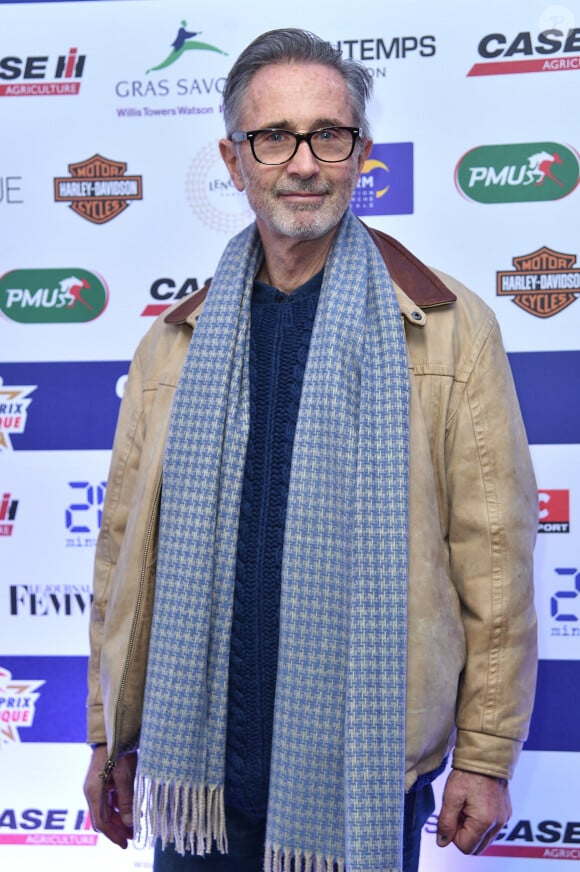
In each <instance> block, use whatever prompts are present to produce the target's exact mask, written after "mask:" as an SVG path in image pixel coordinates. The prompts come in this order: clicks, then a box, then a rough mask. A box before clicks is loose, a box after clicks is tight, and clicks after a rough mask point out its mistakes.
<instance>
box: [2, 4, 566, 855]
mask: <svg viewBox="0 0 580 872" xmlns="http://www.w3.org/2000/svg"><path fill="white" fill-rule="evenodd" d="M337 9H338V7H337V8H336V9H333V14H332V15H329V14H328V11H325V10H324V8H323V7H316V6H315V5H313V4H312V3H311V2H310V0H308V2H307V0H294V2H293V3H292V4H291V5H290V6H289V7H288V8H287V9H280V7H279V6H277V5H276V4H268V3H263V2H262V0H248V2H246V3H244V4H238V3H234V2H232V0H216V2H214V3H212V4H211V5H210V4H205V5H204V4H199V3H193V2H192V0H142V2H140V0H117V2H114V0H110V2H108V0H101V2H99V0H88V2H81V0H79V2H60V3H59V2H55V3H51V2H45V3H4V2H3V3H1V4H0V127H1V130H2V132H3V136H2V143H1V147H0V226H1V233H0V567H1V571H0V628H1V630H0V863H1V864H2V867H3V868H9V867H10V866H11V865H12V866H14V867H16V866H17V865H21V864H22V863H24V864H27V863H28V864H34V865H35V866H36V867H37V868H42V869H46V870H52V869H54V870H77V869H78V868H81V866H82V868H83V869H84V870H86V872H90V870H93V869H94V870H97V869H102V868H105V866H106V868H108V869H111V870H113V869H118V870H136V869H150V868H151V856H150V851H149V850H147V849H135V848H131V849H129V850H128V851H126V852H121V851H120V850H119V849H118V848H115V847H113V846H111V845H109V844H108V843H106V842H105V840H104V839H103V837H102V836H99V835H97V834H95V833H93V831H92V829H91V827H90V822H89V821H88V819H87V813H86V805H85V802H84V798H83V795H82V789H81V782H82V779H83V776H84V770H85V767H86V764H87V760H88V756H89V752H88V750H87V748H86V746H85V745H84V744H83V743H84V700H85V670H86V656H87V621H88V612H89V606H90V601H91V567H92V561H93V556H94V548H95V541H96V537H97V533H98V529H99V524H100V520H101V507H102V504H103V496H104V492H105V488H106V484H105V482H106V477H107V468H108V463H109V457H110V446H111V440H112V435H113V430H114V425H115V420H116V415H117V412H118V408H119V401H120V397H121V396H122V393H123V386H124V382H125V378H126V374H127V369H128V362H129V360H130V358H131V356H132V354H133V351H134V349H135V347H136V345H137V343H138V341H139V339H140V338H141V336H142V335H143V334H144V332H145V331H146V330H147V328H148V327H149V326H150V324H151V323H152V321H153V318H155V317H156V316H158V315H159V314H161V313H162V312H163V311H164V310H165V309H166V308H167V306H169V305H170V304H171V303H172V302H174V301H175V300H178V299H180V298H182V297H183V296H185V295H186V294H189V293H191V292H192V291H194V290H195V289H197V288H198V287H200V286H201V285H202V284H203V282H204V281H205V279H206V278H207V277H209V276H211V275H212V274H213V271H214V269H215V265H216V262H217V259H218V257H219V255H220V252H221V250H222V248H223V246H224V244H225V242H226V240H227V239H228V238H229V237H230V236H231V235H232V234H233V233H235V232H236V231H238V230H239V229H241V228H242V227H243V226H244V225H245V224H246V223H247V222H248V220H249V219H250V212H249V210H248V206H247V203H246V201H245V199H244V196H243V195H240V194H239V193H238V192H236V190H235V189H234V188H233V186H232V185H231V183H230V181H229V179H228V177H227V174H226V172H225V170H224V168H223V166H222V165H221V162H220V158H219V155H218V151H217V148H216V140H217V139H218V138H219V137H220V136H221V135H222V117H221V111H222V110H221V100H222V97H221V94H222V89H223V84H224V78H225V76H226V74H227V72H228V70H229V68H230V65H231V63H232V61H233V59H234V58H235V57H236V56H237V54H238V53H239V51H240V50H241V49H242V47H243V46H245V45H246V44H247V43H248V42H249V41H250V40H251V39H252V38H253V37H254V36H255V35H256V34H257V33H259V32H261V31H263V30H267V29H269V28H272V27H279V26H288V25H292V26H302V27H304V26H306V27H308V28H310V29H312V30H315V31H317V32H319V33H321V34H322V35H324V36H325V37H327V38H328V39H330V40H331V41H332V42H334V43H337V44H339V45H340V46H341V48H342V51H343V52H344V53H345V54H346V55H348V56H351V57H355V58H357V59H359V60H361V61H363V62H364V63H365V64H366V66H367V67H368V69H369V70H370V71H371V73H372V75H373V77H374V80H375V85H376V94H375V98H374V102H373V105H372V110H371V116H372V121H373V128H374V138H375V146H374V149H373V152H372V154H371V156H370V158H369V160H368V162H367V164H366V166H365V167H364V171H363V173H362V176H361V179H360V182H359V185H358V188H357V191H356V193H355V195H354V197H353V207H354V209H355V211H356V212H357V213H358V214H359V215H361V216H363V217H364V219H365V220H366V221H368V222H369V223H370V224H373V225H374V226H377V227H379V228H381V229H383V230H386V231H387V232H389V233H391V234H393V235H395V236H397V237H398V238H399V239H401V241H402V242H403V243H404V244H406V245H407V246H409V247H410V248H411V249H412V250H413V251H415V252H416V253H417V254H418V255H419V256H420V257H421V258H422V259H424V260H426V261H427V262H428V263H430V264H432V265H433V266H438V267H439V268H441V269H443V270H445V271H446V272H448V273H451V274H453V275H456V276H457V277H458V278H459V279H461V280H462V281H463V282H465V283H466V284H467V285H469V286H470V287H471V288H473V289H474V290H475V291H477V292H478V293H479V294H480V295H481V296H482V297H483V298H484V299H485V300H486V301H487V303H488V304H489V305H490V306H492V307H493V308H494V310H495V311H496V313H497V316H498V318H499V321H500V323H501V326H502V330H503V334H504V338H505V343H506V346H507V349H508V352H509V355H510V361H511V364H512V367H513V371H514V376H515V380H516V384H517V388H518V393H519V396H520V400H521V404H522V408H523V411H524V416H525V420H526V426H527V430H528V434H529V439H530V443H531V446H532V452H533V456H534V462H535V466H536V471H537V478H538V486H539V488H540V490H539V503H538V504H539V537H538V546H537V550H536V576H537V607H538V614H539V631H540V669H539V683H538V694H537V701H536V706H535V711H534V717H533V722H532V728H531V733H530V738H529V741H528V742H527V744H526V746H525V749H524V752H523V755H522V760H521V764H520V767H519V769H518V771H517V774H516V777H515V779H514V781H513V788H512V791H513V807H514V810H513V816H512V819H511V821H510V822H509V824H508V825H507V826H506V827H505V829H504V830H503V832H502V833H501V835H500V836H499V837H498V839H497V840H496V841H495V843H494V844H493V845H492V846H491V847H490V848H489V850H488V851H487V852H486V854H485V856H483V857H480V858H470V859H466V858H464V857H463V856H462V855H460V854H459V852H458V851H456V850H455V848H454V847H450V848H448V849H447V850H445V851H440V850H438V849H437V848H436V846H435V841H434V836H433V833H434V829H435V825H436V819H435V817H433V818H432V819H431V820H430V821H429V823H428V825H427V826H426V828H425V836H424V850H423V858H422V863H421V869H422V872H438V870H441V872H442V870H445V872H456V870H457V872H460V870H467V869H474V870H475V869H480V868H485V869H489V870H490V872H492V870H495V869H498V870H499V869H501V870H507V869H509V870H519V869H524V868H526V869H528V868H532V867H533V868H536V867H539V866H540V862H539V861H543V863H542V868H545V869H547V868H552V866H554V867H555V866H556V865H557V863H558V861H561V860H578V859H580V808H579V805H578V789H577V784H578V781H579V779H580V756H579V755H578V752H579V751H580V726H579V724H580V695H579V693H578V688H579V687H580V541H579V537H578V531H579V530H580V402H579V390H580V388H579V385H580V301H579V300H578V297H579V296H580V264H579V263H578V259H579V257H580V234H579V232H578V227H579V214H580V213H579V204H580V199H579V198H580V193H579V190H578V180H579V171H580V164H579V150H580V121H579V119H578V112H577V111H576V107H577V104H578V87H579V84H580V0H570V2H567V3H563V4H550V3H547V2H545V0H512V2H511V3H505V2H504V0H487V2H485V3H470V4H465V3H463V2H462V0H442V2H440V3H437V4H433V3H432V2H431V0H407V2H402V0H400V2H395V0H392V2H390V3H387V4H385V3H379V2H378V0H360V2H359V3H357V4H351V5H350V6H347V7H346V8H344V7H341V9H340V11H337ZM434 668H437V664H434ZM441 784H442V780H441V779H440V780H439V782H438V783H437V785H436V788H437V792H438V795H439V794H440V791H441ZM28 851H29V852H31V856H30V858H29V859H28V860H26V859H25V857H24V854H25V852H28Z"/></svg>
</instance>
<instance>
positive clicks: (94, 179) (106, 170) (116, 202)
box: [54, 154, 143, 224]
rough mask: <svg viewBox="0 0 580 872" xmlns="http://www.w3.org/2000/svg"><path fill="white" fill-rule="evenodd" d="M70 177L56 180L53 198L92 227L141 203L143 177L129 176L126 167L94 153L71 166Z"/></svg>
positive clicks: (69, 167) (121, 163)
mask: <svg viewBox="0 0 580 872" xmlns="http://www.w3.org/2000/svg"><path fill="white" fill-rule="evenodd" d="M68 170H69V173H70V176H69V177H68V178H56V179H55V180H54V199H55V201H56V202H57V203H70V208H71V209H72V210H73V212H75V213H76V214H77V215H80V216H81V218H86V220H87V221H90V222H92V223H93V224H105V223H106V222H107V221H112V220H113V218H116V217H117V215H120V214H121V212H123V211H124V210H125V209H126V208H127V206H128V205H129V202H130V201H132V200H142V199H143V193H142V177H141V176H127V175H125V173H126V172H127V164H126V163H123V162H121V161H115V160H109V159H108V158H106V157H102V155H100V154H95V155H93V156H92V157H90V158H88V160H84V161H80V162H79V163H73V164H69V165H68Z"/></svg>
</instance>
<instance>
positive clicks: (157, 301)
mask: <svg viewBox="0 0 580 872" xmlns="http://www.w3.org/2000/svg"><path fill="white" fill-rule="evenodd" d="M206 281H207V280H206ZM203 284H205V283H203ZM203 284H202V285H200V284H199V283H198V281H197V279H185V281H183V282H177V281H175V279H171V278H162V279H155V281H154V282H153V284H152V285H151V287H150V288H149V296H150V297H151V298H152V300H153V301H154V302H152V303H148V305H147V306H145V308H144V309H143V311H142V312H141V315H142V316H145V317H156V316H157V315H161V314H162V313H163V312H165V311H166V309H168V308H169V307H170V306H171V305H172V303H177V302H178V301H179V300H182V299H183V298H184V297H188V296H189V295H190V294H193V293H194V292H195V291H198V290H199V289H200V287H203Z"/></svg>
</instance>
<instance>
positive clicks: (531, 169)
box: [455, 142, 580, 203]
mask: <svg viewBox="0 0 580 872" xmlns="http://www.w3.org/2000/svg"><path fill="white" fill-rule="evenodd" d="M579 178H580V159H579V156H578V153H577V152H576V151H575V150H574V149H572V148H570V147H569V146H566V145H562V143H557V142H528V143H518V144H514V145H481V146H478V147H477V148H473V149H471V151H468V152H467V153H466V154H464V155H463V157H462V158H461V159H460V161H459V162H458V164H457V166H456V167H455V185H456V187H457V189H458V191H459V192H460V193H461V194H462V195H463V196H464V197H466V198H467V199H468V200H475V201H476V202H478V203H529V202H532V201H546V200H561V199H562V198H563V197H567V196H568V194H571V193H572V191H573V190H574V188H575V187H576V186H577V184H578V180H579Z"/></svg>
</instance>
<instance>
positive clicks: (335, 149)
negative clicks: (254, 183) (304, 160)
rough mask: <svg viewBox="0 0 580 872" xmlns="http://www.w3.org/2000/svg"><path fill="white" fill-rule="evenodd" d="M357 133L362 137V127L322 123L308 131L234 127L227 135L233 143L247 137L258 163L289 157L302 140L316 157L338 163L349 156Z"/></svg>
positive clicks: (277, 160) (271, 162)
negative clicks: (324, 125)
mask: <svg viewBox="0 0 580 872" xmlns="http://www.w3.org/2000/svg"><path fill="white" fill-rule="evenodd" d="M359 137H360V138H362V128H361V127H321V128H320V129H319V130H311V131H310V132H309V133H294V131H293V130H284V129H283V128H279V127H269V128H267V129H265V130H246V131H242V130H236V131H234V133H232V135H231V137H230V139H231V141H232V142H235V143H240V142H244V140H246V139H247V140H248V142H249V143H250V147H251V149H252V154H253V156H254V158H255V159H256V160H257V161H258V163H262V164H267V165H268V166H277V165H278V164H283V163H287V162H288V161H289V160H292V158H293V157H294V155H295V154H296V152H297V151H298V147H299V145H300V143H301V142H306V143H307V144H308V147H309V148H310V151H311V152H312V154H313V155H314V157H315V158H317V159H318V160H321V161H324V162H325V163H340V162H341V161H343V160H348V158H349V157H350V156H351V154H352V153H353V151H354V146H355V143H356V141H357V139H358V138H359Z"/></svg>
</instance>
